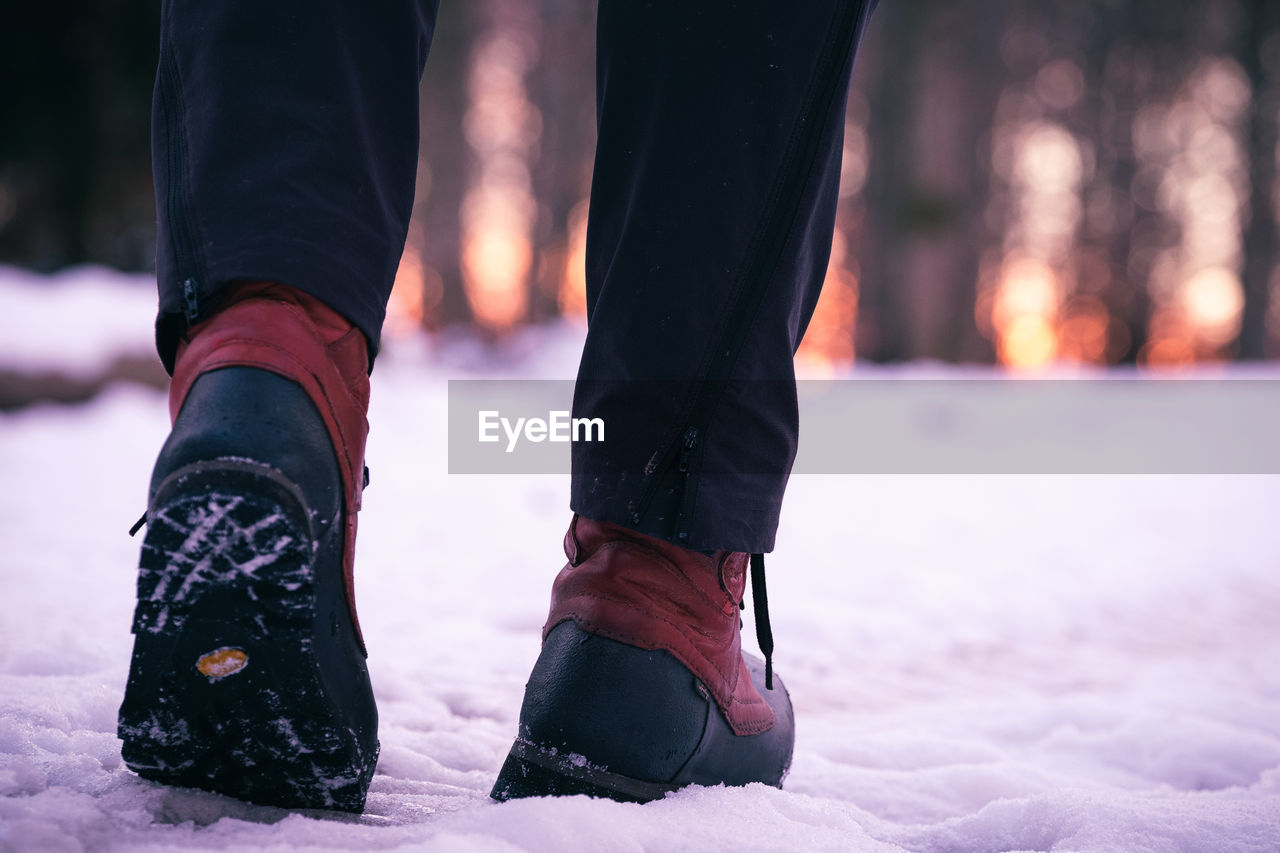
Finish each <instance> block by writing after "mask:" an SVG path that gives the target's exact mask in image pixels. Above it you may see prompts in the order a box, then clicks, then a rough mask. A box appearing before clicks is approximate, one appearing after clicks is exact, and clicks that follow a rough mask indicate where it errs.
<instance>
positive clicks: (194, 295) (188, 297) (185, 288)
mask: <svg viewBox="0 0 1280 853" xmlns="http://www.w3.org/2000/svg"><path fill="white" fill-rule="evenodd" d="M199 288H200V285H199V283H198V282H196V280H195V279H194V278H189V279H187V280H186V281H184V282H183V283H182V302H183V309H184V313H185V314H186V315H187V322H188V323H194V322H195V321H196V318H197V317H199V316H200V292H199Z"/></svg>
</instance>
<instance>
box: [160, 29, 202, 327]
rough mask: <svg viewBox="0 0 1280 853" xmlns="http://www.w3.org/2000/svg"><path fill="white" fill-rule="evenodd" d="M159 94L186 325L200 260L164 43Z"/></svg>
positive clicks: (172, 70)
mask: <svg viewBox="0 0 1280 853" xmlns="http://www.w3.org/2000/svg"><path fill="white" fill-rule="evenodd" d="M158 76H159V81H158V84H157V86H156V89H157V94H158V95H159V101H160V109H161V120H162V121H163V123H164V132H165V149H166V150H165V169H166V175H165V180H166V187H165V221H166V223H167V224H168V227H169V242H170V245H171V247H172V249H173V260H174V267H175V269H174V272H175V273H176V278H177V279H178V280H179V281H181V282H182V307H183V314H184V315H185V316H186V319H187V322H188V323H194V322H195V321H196V320H197V319H198V318H199V316H200V278H201V275H200V260H199V254H198V251H197V249H196V244H195V239H194V236H193V235H194V232H195V228H194V225H193V224H192V221H191V215H192V214H191V210H190V208H189V205H188V203H187V202H188V199H187V196H186V193H185V192H184V188H185V181H186V176H185V174H184V164H185V160H186V156H185V155H186V147H187V145H186V134H185V132H184V130H183V127H182V117H183V112H184V111H183V100H182V90H181V81H180V80H179V77H178V67H177V61H176V60H175V59H174V56H173V52H172V49H171V48H170V47H169V46H168V45H167V44H166V45H164V46H163V47H162V49H161V58H160V68H159V71H158Z"/></svg>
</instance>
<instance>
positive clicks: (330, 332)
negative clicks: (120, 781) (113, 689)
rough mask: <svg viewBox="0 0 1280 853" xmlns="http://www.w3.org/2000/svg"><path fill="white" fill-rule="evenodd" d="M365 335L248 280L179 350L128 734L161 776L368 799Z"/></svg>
mask: <svg viewBox="0 0 1280 853" xmlns="http://www.w3.org/2000/svg"><path fill="white" fill-rule="evenodd" d="M368 401H369V380H368V350H367V344H366V342H365V339H364V336H363V335H362V334H361V333H360V331H359V330H357V329H355V328H353V327H352V326H351V324H350V323H348V322H347V321H346V320H345V319H343V318H342V317H341V316H340V315H338V314H337V313H336V312H334V311H333V310H331V309H329V308H328V307H327V306H325V305H324V304H323V303H321V302H320V301H319V300H316V299H315V298H313V297H311V296H308V295H307V294H304V293H302V292H300V291H297V290H294V289H293V288H290V287H287V286H284V285H279V284H271V283H255V284H246V285H241V286H239V287H238V288H236V290H234V291H233V292H232V293H231V294H230V295H229V296H228V297H227V299H226V301H225V303H224V304H223V305H222V306H221V307H220V309H219V310H218V311H217V313H216V314H214V315H213V316H212V317H211V318H209V319H208V320H205V321H204V322H201V323H200V324H198V325H196V326H194V327H193V328H192V329H191V330H190V332H189V334H188V335H187V337H186V339H185V340H184V342H183V344H182V345H181V346H180V348H179V351H178V356H177V363H176V367H175V370H174V377H173V384H172V387H171V389H170V397H169V403H170V412H171V415H172V417H173V430H172V432H171V434H170V435H169V438H168V440H167V441H166V442H165V445H164V448H163V449H162V450H161V452H160V456H159V459H158V460H157V462H156V466H155V470H154V473H153V475H152V480H151V490H150V500H149V502H148V509H147V516H146V519H147V534H146V538H145V541H144V542H143V546H142V556H141V559H140V567H139V572H138V604H137V609H136V611H135V615H134V621H133V633H134V635H135V642H134V651H133V659H132V663H131V666H130V670H129V680H128V684H127V686H126V688H125V697H124V702H123V704H122V705H121V708H120V719H119V728H118V731H119V736H120V738H121V740H122V741H123V742H124V743H123V754H124V759H125V762H126V764H128V765H129V767H131V768H132V769H133V770H135V771H136V772H137V773H138V774H139V775H141V776H143V777H145V778H148V779H153V780H156V781H160V782H165V783H168V784H175V785H186V786H191V787H197V788H205V789H208V790H212V791H218V792H220V793H223V794H227V795H230V796H234V797H239V798H242V799H246V800H251V801H253V802H258V803H264V804H271V805H278V806H284V807H287V808H334V809H342V810H347V811H360V810H361V809H362V808H363V807H364V801H365V794H366V792H367V790H368V787H369V782H370V779H371V778H372V776H373V771H374V766H375V764H376V762H377V756H378V740H377V710H376V708H375V707H374V702H373V692H372V690H371V688H370V685H369V675H368V671H367V669H366V666H365V655H364V647H363V641H362V640H361V637H360V629H359V624H358V622H357V621H356V615H355V606H354V598H353V594H352V571H351V570H352V559H353V556H354V553H355V534H356V511H357V510H358V509H359V508H360V495H361V490H362V488H363V486H364V482H365V476H364V472H365V468H364V445H365V436H366V435H367V433H368V424H367V422H366V420H365V412H366V411H367V408H368Z"/></svg>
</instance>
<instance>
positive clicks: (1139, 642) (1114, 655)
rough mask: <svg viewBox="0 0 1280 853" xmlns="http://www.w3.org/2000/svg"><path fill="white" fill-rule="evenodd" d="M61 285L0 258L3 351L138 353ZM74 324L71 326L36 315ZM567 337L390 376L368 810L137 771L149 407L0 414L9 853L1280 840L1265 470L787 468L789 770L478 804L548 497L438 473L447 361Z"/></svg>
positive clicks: (153, 403)
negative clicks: (214, 788) (984, 473)
mask: <svg viewBox="0 0 1280 853" xmlns="http://www.w3.org/2000/svg"><path fill="white" fill-rule="evenodd" d="M79 275H80V279H81V281H80V283H79V284H77V285H76V287H75V288H68V287H60V288H55V289H54V291H60V293H56V294H55V293H54V292H52V291H51V293H50V294H45V295H42V296H40V297H39V298H34V297H32V296H31V294H30V293H28V292H27V291H26V290H23V288H26V287H28V286H31V285H30V283H29V282H26V281H19V282H18V283H17V284H15V279H20V278H21V277H20V276H17V275H16V274H13V273H11V272H7V271H0V300H3V304H4V310H3V311H0V317H2V318H3V322H4V323H5V326H4V331H3V333H2V334H0V366H17V365H21V364H28V363H30V362H31V361H32V360H33V358H34V356H33V355H32V353H33V352H34V350H33V349H32V347H30V346H29V345H28V343H29V339H31V337H32V336H31V335H27V334H26V332H27V331H29V330H32V329H41V330H43V334H44V335H45V336H46V337H47V338H49V339H50V340H57V341H60V342H63V343H66V342H68V340H69V339H71V338H75V341H74V343H75V351H70V350H68V351H67V352H66V353H65V355H66V363H67V364H90V363H92V362H93V360H95V359H100V358H107V357H109V356H110V355H111V354H113V353H117V352H119V351H120V349H121V346H122V345H123V346H125V347H127V348H129V349H130V350H131V351H132V350H136V349H137V348H139V347H145V346H148V345H149V334H150V319H151V316H150V313H149V311H150V309H149V308H148V307H146V306H142V307H140V306H139V305H138V304H137V300H136V299H134V298H132V297H130V298H127V299H121V300H119V301H118V302H117V301H115V300H114V297H111V298H108V294H114V293H116V288H118V287H119V286H120V285H119V284H118V283H117V282H116V281H115V278H114V276H110V275H106V274H98V275H97V279H96V280H95V277H94V274H93V271H82V272H81V273H80V274H79ZM130 292H133V291H130ZM15 293H16V294H17V296H15ZM139 310H143V311H144V316H143V317H142V318H137V317H135V316H134V314H135V313H136V312H137V311H139ZM89 312H93V314H92V315H90V313H89ZM55 316H56V317H59V318H60V319H59V320H58V321H57V322H55V320H54V317H55ZM68 317H72V318H74V319H72V320H69V321H68V320H67V318H68ZM135 320H136V321H137V322H135ZM64 321H66V322H72V323H74V325H75V326H76V327H77V328H82V329H83V330H85V334H84V335H83V336H78V337H77V336H74V335H69V334H67V333H66V332H65V331H59V332H58V333H57V334H56V335H55V334H53V333H51V332H50V331H49V330H50V329H55V328H60V327H59V326H58V322H64ZM99 325H100V326H101V327H102V329H103V330H104V334H102V335H100V336H99V337H98V338H94V335H93V329H95V328H97V327H98V326H99ZM126 327H131V328H136V329H137V330H138V334H140V335H142V336H143V337H142V338H141V340H129V341H122V339H121V338H120V337H119V336H118V335H117V334H116V331H115V330H119V329H123V328H126ZM63 328H65V327H63ZM14 330H23V334H22V335H18V336H12V335H11V332H12V331H14ZM19 338H20V339H21V340H19ZM579 345H580V332H575V331H572V330H569V329H568V328H559V327H557V328H554V329H551V330H543V331H540V332H532V333H529V334H528V335H526V336H525V337H524V338H521V339H520V340H518V341H517V342H516V343H515V344H514V345H513V348H512V350H511V352H512V353H515V355H509V357H508V358H506V359H505V360H502V359H499V360H498V361H497V362H494V361H493V360H488V361H486V360H485V359H484V358H483V357H481V355H480V354H479V353H478V351H476V350H474V349H473V348H470V347H471V345H470V344H467V343H465V342H464V343H458V342H453V343H451V344H448V345H443V344H441V343H440V342H439V341H436V342H429V341H424V340H418V341H412V342H409V343H407V344H406V343H401V344H400V345H398V346H391V347H389V349H388V351H387V352H386V354H385V357H384V358H383V359H382V360H381V361H380V362H379V365H378V369H377V371H376V372H375V374H374V408H373V411H372V413H371V418H370V419H371V422H372V425H373V431H372V434H371V437H370V441H369V461H370V466H371V468H372V472H373V480H372V484H371V486H370V488H369V490H368V491H367V492H366V497H365V509H364V512H363V513H362V515H361V538H360V543H359V558H358V567H359V569H358V599H359V604H360V612H361V621H362V622H363V624H364V626H365V632H366V637H367V640H368V644H369V648H370V653H371V656H370V659H369V663H370V670H371V674H372V677H373V682H374V689H375V692H376V694H377V697H378V703H379V707H380V711H381V718H382V724H381V741H382V758H381V761H380V763H379V768H378V773H377V775H376V776H375V778H374V780H373V786H372V789H371V793H370V795H369V800H368V810H367V812H366V814H364V815H363V816H360V817H349V816H337V815H331V814H323V813H306V814H299V813H289V812H285V811H282V810H279V809H270V808H261V807H256V806H251V805H247V804H244V803H241V802H238V801H235V800H231V799H228V798H225V797H220V796H217V795H214V794H209V793H204V792H199V791H192V790H185V789H171V788H164V787H161V786H159V785H155V784H152V783H150V782H146V781H143V780H141V779H139V778H138V777H137V776H135V775H134V774H132V773H131V772H129V771H128V770H127V769H126V768H125V767H124V765H123V764H122V762H121V759H120V744H119V742H118V741H117V740H116V737H115V726H116V710H117V708H118V706H119V703H120V699H121V696H122V692H123V687H124V682H125V675H126V672H127V668H128V660H129V652H130V647H131V638H130V635H129V624H130V619H131V614H132V610H133V595H134V583H135V571H136V566H137V558H138V544H139V543H138V541H137V540H131V539H129V538H128V536H126V535H125V531H126V530H127V529H128V527H129V525H130V523H131V522H132V521H133V520H134V518H136V517H137V515H138V513H139V512H141V510H142V509H143V506H144V503H145V497H146V485H147V478H148V475H149V469H150V465H151V462H152V461H153V458H154V455H155V453H156V451H157V449H158V448H159V446H160V443H161V442H162V441H163V439H164V435H165V431H166V426H167V417H166V409H165V402H164V399H163V397H162V395H160V394H158V393H156V392H154V391H149V390H145V389H141V388H136V387H117V388H116V389H115V390H111V391H109V392H108V393H106V394H105V395H103V396H100V397H99V398H98V399H96V400H94V401H93V402H91V403H88V404H82V405H78V406H74V407H53V406H41V407H35V408H30V409H26V410H23V411H20V412H17V413H12V414H7V415H3V416H0V481H2V482H3V483H4V484H5V488H4V489H3V490H2V491H0V531H2V533H3V536H2V541H3V543H4V544H3V547H2V548H0V578H2V579H3V584H4V587H3V588H4V594H3V595H0V849H2V850H20V851H25V850H54V851H61V850H68V851H72V850H82V849H94V850H159V849H164V850H185V849H200V850H223V849H228V850H248V849H254V850H258V849H262V850H334V849H338V850H381V849H396V848H412V849H424V850H464V851H465V850H474V851H513V850H534V851H553V850H563V849H588V850H619V851H623V850H699V851H706V850H721V849H723V850H735V851H736V850H842V851H849V850H851V851H902V850H909V851H936V852H937V853H942V852H943V851H1030V850H1036V851H1049V850H1052V851H1126V853H1130V851H1188V853H1190V851H1214V853H1219V851H1221V853H1228V852H1229V851H1237V852H1238V853H1244V851H1277V850H1280V616H1278V615H1277V614H1280V525H1277V523H1276V516H1277V509H1278V508H1280V479H1277V478H1274V477H1270V478H1268V477H1203V476H1202V477H1180V478H1175V477H1141V478H1140V477H1091V478H1069V477H1043V478H1037V477H989V478H983V477H899V478H893V477H819V476H810V477H797V478H795V479H793V481H792V484H791V486H790V488H789V492H788V497H787V504H786V508H785V511H784V514H783V522H782V529H781V531H780V532H779V536H778V546H777V549H776V551H775V553H774V554H772V555H771V556H770V558H769V571H770V598H771V599H772V600H771V603H770V605H771V611H772V616H773V622H774V634H775V637H776V639H777V644H778V648H777V652H776V654H775V663H776V666H777V668H778V671H779V672H780V673H782V674H783V675H784V677H785V678H786V679H787V683H788V685H789V686H790V688H791V691H792V694H793V696H794V698H795V702H796V710H797V717H798V742H797V747H796V756H795V763H794V766H793V769H792V772H791V775H790V777H789V778H788V779H787V782H786V788H785V790H783V791H778V790H774V789H770V788H765V787H762V786H752V787H748V788H745V789H723V788H710V789H689V790H685V791H682V792H679V793H676V794H674V795H671V796H669V797H668V798H667V799H665V800H663V801H661V802H657V803H652V804H649V805H646V806H636V805H623V804H618V803H613V802H607V801H596V800H589V799H585V798H567V799H559V800H556V799H546V800H525V801H518V802H511V803H506V804H502V805H499V804H496V803H494V802H492V801H490V800H489V799H488V796H487V794H488V790H489V787H490V785H491V784H492V782H493V778H494V775H495V774H496V772H497V769H498V767H499V766H500V764H501V763H502V760H503V757H504V755H505V753H506V751H507V749H508V748H509V746H510V744H511V739H512V736H513V734H514V733H515V724H516V715H517V713H518V710H519V705H520V697H521V693H522V690H523V685H524V681H525V678H526V676H527V674H528V671H529V668H530V667H531V665H532V663H533V660H534V658H535V656H536V655H537V651H538V631H539V627H540V626H541V624H542V621H543V618H544V617H545V612H546V603H547V592H548V589H549V585H550V583H551V580H552V578H553V577H554V575H555V573H556V571H558V569H559V567H560V566H561V564H562V563H563V557H562V555H561V553H560V540H561V536H562V535H563V532H564V527H565V525H566V523H567V521H568V517H569V516H568V510H567V507H566V501H567V497H566V496H567V483H566V478H564V477H512V478H500V477H491V476H490V477H450V476H448V475H447V474H446V473H445V471H446V456H445V437H444V432H443V430H444V422H445V400H446V397H445V380H446V379H447V378H448V377H450V376H461V375H464V374H465V375H468V376H477V375H501V376H544V377H554V378H565V377H570V376H572V372H573V362H574V357H575V355H576V348H577V347H578V346H579ZM95 347H97V349H95ZM521 352H524V353H529V354H530V357H528V358H524V357H521V356H520V353H521ZM61 355H62V353H60V352H46V353H45V354H44V355H41V360H42V361H41V363H42V364H48V363H50V359H54V358H55V356H57V357H61ZM928 370H929V371H930V372H931V374H932V375H936V374H937V373H938V372H939V368H937V367H930V368H928ZM942 372H943V373H944V374H945V371H942ZM746 619H747V626H748V629H749V626H750V624H751V622H750V619H751V615H750V614H749V613H748V614H746ZM746 633H747V634H750V631H749V630H748V631H747V632H746ZM747 643H748V644H749V645H750V643H751V641H750V640H747Z"/></svg>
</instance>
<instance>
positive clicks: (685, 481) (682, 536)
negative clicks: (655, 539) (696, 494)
mask: <svg viewBox="0 0 1280 853" xmlns="http://www.w3.org/2000/svg"><path fill="white" fill-rule="evenodd" d="M697 443H698V428H697V427H689V428H688V429H687V430H685V433H684V443H683V444H682V445H681V447H680V456H679V462H678V465H677V470H678V471H679V472H680V506H679V509H678V510H677V511H676V539H678V540H680V542H682V543H683V542H686V541H688V539H689V527H688V522H689V514H690V513H691V512H692V511H693V489H691V488H689V459H690V457H692V456H693V448H694V446H695V445H697Z"/></svg>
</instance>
